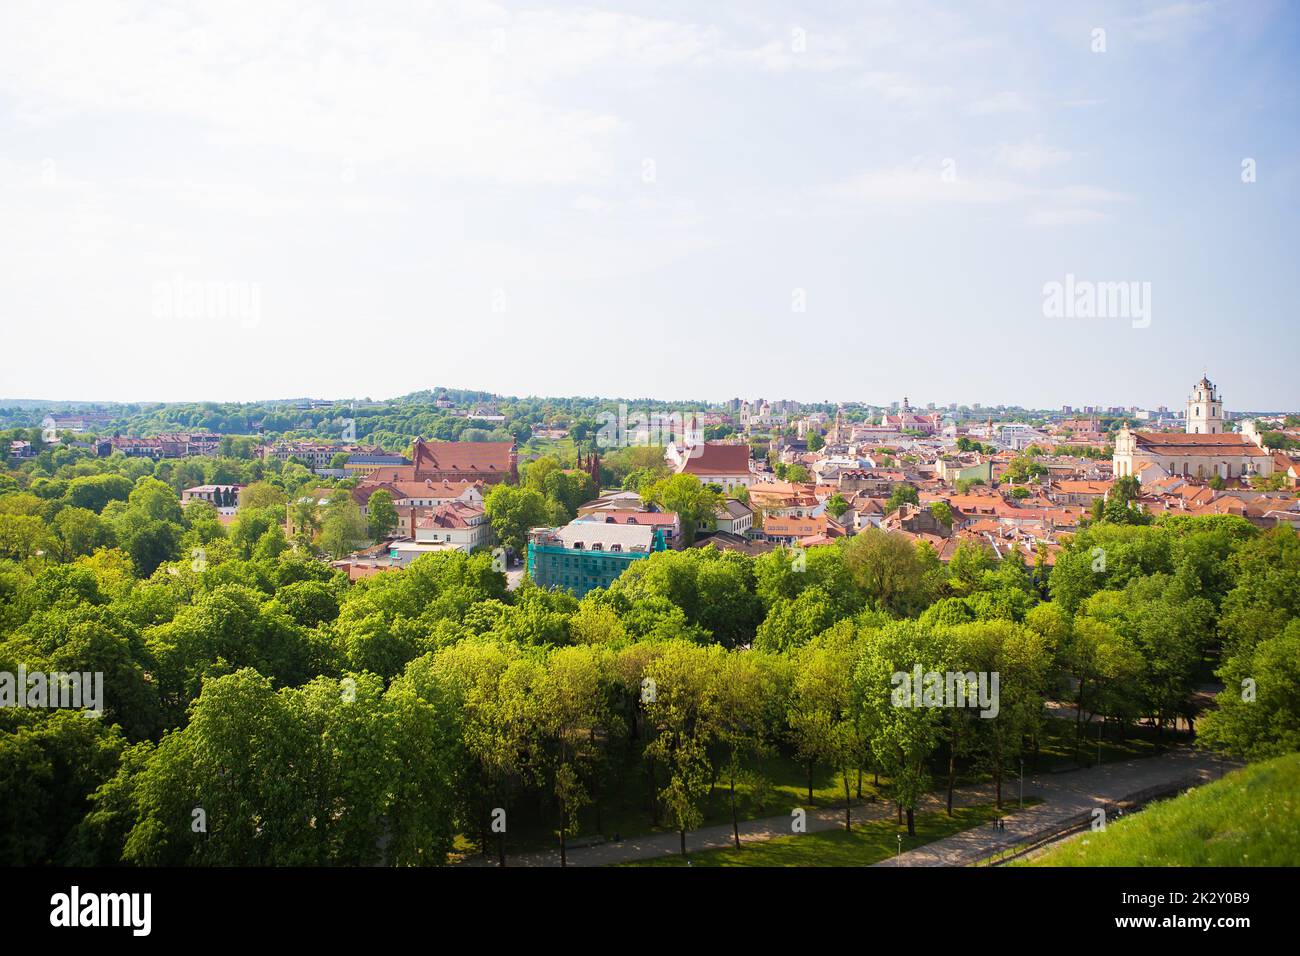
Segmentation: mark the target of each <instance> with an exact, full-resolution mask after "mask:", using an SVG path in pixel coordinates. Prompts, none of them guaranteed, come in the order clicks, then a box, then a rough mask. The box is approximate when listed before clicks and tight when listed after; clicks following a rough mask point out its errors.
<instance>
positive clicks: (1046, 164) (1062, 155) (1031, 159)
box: [995, 143, 1070, 173]
mask: <svg viewBox="0 0 1300 956" xmlns="http://www.w3.org/2000/svg"><path fill="white" fill-rule="evenodd" d="M995 156H996V159H997V161H998V162H999V163H1000V164H1001V165H1003V166H1007V167H1009V168H1011V169H1014V170H1018V171H1020V172H1025V173H1037V172H1041V171H1042V170H1044V169H1050V168H1052V167H1053V166H1061V165H1063V164H1065V163H1068V162H1069V161H1070V151H1069V150H1068V149H1059V148H1057V147H1055V146H1045V145H1043V144H1042V143H1014V144H1004V145H1002V146H999V147H998V148H997V150H996V151H995Z"/></svg>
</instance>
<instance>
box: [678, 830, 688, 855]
mask: <svg viewBox="0 0 1300 956" xmlns="http://www.w3.org/2000/svg"><path fill="white" fill-rule="evenodd" d="M678 832H679V833H681V835H682V856H685V855H686V831H685V830H679V831H678Z"/></svg>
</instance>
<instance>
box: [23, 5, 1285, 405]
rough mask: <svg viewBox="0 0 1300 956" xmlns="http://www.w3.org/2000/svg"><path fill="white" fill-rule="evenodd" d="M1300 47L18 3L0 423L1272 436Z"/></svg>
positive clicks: (1078, 35)
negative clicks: (34, 418)
mask: <svg viewBox="0 0 1300 956" xmlns="http://www.w3.org/2000/svg"><path fill="white" fill-rule="evenodd" d="M1298 21H1300V13H1297V10H1296V7H1295V6H1294V5H1291V6H1289V7H1288V5H1287V4H1284V3H1271V2H1267V0H1241V2H1236V3H1230V2H1212V0H1206V2H1194V0H1189V2H1172V3H1171V2H1152V3H1141V2H1124V3H1118V2H1117V3H1079V2H1071V3H1032V4H1031V3H1028V2H1026V3H1010V2H1007V3H999V2H986V3H981V2H971V0H963V2H952V3H934V2H925V0H921V2H917V0H899V2H895V3H890V2H883V3H875V2H863V0H858V2H843V3H834V2H827V3H817V4H803V5H789V4H778V3H766V2H752V0H745V2H730V3H700V2H698V0H696V2H690V3H686V2H676V0H659V2H645V3H640V2H609V3H604V4H599V5H593V6H585V5H584V6H576V5H575V6H569V5H564V4H556V5H552V6H542V5H537V4H509V3H488V2H465V3H433V2H430V3H418V2H416V3H386V2H367V3H364V4H352V3H349V4H337V5H336V4H316V3H313V4H307V3H302V4H296V3H279V2H274V0H271V2H268V0H256V2H251V3H239V2H228V0H223V2H221V3H211V4H203V5H202V6H201V7H200V5H199V4H197V3H157V2H154V3H143V2H140V3H137V2H132V0H119V2H106V0H95V2H86V3H68V2H59V0H35V2H20V0H4V3H3V5H0V323H3V336H2V338H0V342H3V346H4V347H3V355H4V360H3V362H2V363H0V396H4V397H43V398H69V399H167V400H175V399H195V400H197V399H222V400H233V399H252V398H266V397H283V396H297V395H313V396H322V397H350V396H364V395H370V396H372V397H376V398H379V397H388V396H392V395H397V394H402V393H405V392H408V391H412V390H415V389H420V388H427V387H429V386H431V385H433V384H436V383H440V384H448V385H458V386H463V387H472V388H484V389H491V390H495V391H499V392H503V393H508V394H555V395H572V394H587V395H590V394H602V395H636V396H657V397H665V398H667V397H681V398H687V397H689V398H709V399H721V398H728V397H731V396H732V395H745V396H756V395H763V396H767V397H769V398H777V397H791V398H798V399H804V400H822V399H831V400H840V399H859V400H864V401H871V402H888V401H892V400H896V399H900V398H901V397H902V396H904V395H907V396H908V397H910V398H911V400H912V401H913V403H918V404H923V403H925V402H928V401H936V402H941V403H947V402H949V401H960V402H967V403H969V402H977V401H979V402H984V403H987V404H994V403H999V402H1006V403H1017V404H1025V405H1048V406H1056V405H1061V404H1067V403H1068V404H1072V405H1084V404H1093V403H1099V404H1106V405H1110V404H1116V405H1119V404H1123V405H1129V404H1140V405H1147V406H1155V405H1159V404H1167V405H1171V406H1178V405H1181V403H1182V402H1183V400H1184V399H1185V397H1186V395H1187V393H1188V392H1189V390H1190V387H1191V385H1192V383H1193V382H1194V381H1195V380H1196V379H1197V378H1199V377H1200V375H1201V372H1202V369H1203V368H1205V367H1208V369H1209V372H1210V377H1211V378H1213V379H1214V380H1215V381H1216V382H1217V383H1218V384H1219V385H1220V387H1221V389H1222V391H1223V394H1224V396H1225V398H1226V401H1227V404H1228V407H1229V408H1234V409H1257V410H1258V409H1269V408H1282V407H1285V408H1296V407H1298V406H1300V388H1298V387H1297V384H1296V383H1297V380H1298V376H1297V373H1296V368H1297V366H1296V354H1297V346H1298V345H1300V331H1298V319H1300V317H1298V315H1297V295H1296V263H1297V261H1300V242H1298V241H1297V240H1300V226H1298V225H1297V215H1296V214H1297V210H1298V208H1300V202H1298V200H1300V142H1298V140H1300V99H1298V94H1300V83H1298V82H1297V71H1298V70H1300V49H1298V48H1300V22H1298ZM1099 30H1102V31H1104V34H1101V33H1098V32H1097V31H1099ZM1103 45H1104V50H1102V49H1101V47H1102V46H1103ZM1245 160H1251V161H1253V169H1254V178H1255V181H1254V182H1243V161H1245ZM1247 178H1250V177H1249V176H1247ZM1067 274H1071V275H1074V276H1075V277H1077V279H1078V280H1081V281H1095V282H1118V281H1133V282H1137V283H1150V286H1149V289H1150V299H1149V305H1150V312H1149V316H1148V317H1149V320H1150V321H1149V324H1146V325H1145V327H1142V326H1143V325H1144V323H1143V322H1141V321H1138V320H1136V319H1134V320H1132V321H1130V319H1128V318H1081V317H1072V318H1057V317H1048V316H1046V315H1045V314H1044V285H1045V284H1046V283H1051V282H1054V281H1055V282H1064V281H1065V277H1066V275H1067ZM1139 288H1140V287H1139ZM177 289H179V294H177V292H176V291H174V290H177ZM196 289H197V290H199V291H201V292H203V293H204V295H203V296H201V297H199V298H197V299H196V298H195V297H194V292H195V290H196ZM223 297H224V298H226V299H227V301H226V303H225V304H223V301H222V299H223ZM232 303H233V305H235V306H242V310H241V309H236V310H235V311H233V312H231V311H230V307H231V304H232ZM800 308H802V311H800Z"/></svg>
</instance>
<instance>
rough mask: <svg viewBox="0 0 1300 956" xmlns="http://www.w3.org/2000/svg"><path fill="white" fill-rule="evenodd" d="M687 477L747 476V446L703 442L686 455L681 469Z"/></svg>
mask: <svg viewBox="0 0 1300 956" xmlns="http://www.w3.org/2000/svg"><path fill="white" fill-rule="evenodd" d="M681 470H682V471H683V472H685V473H686V474H688V475H747V474H749V446H748V445H729V444H724V443H721V442H705V443H704V444H703V445H696V446H695V447H694V448H692V449H690V451H689V452H688V453H687V458H686V463H685V464H684V465H683V466H682V469H681Z"/></svg>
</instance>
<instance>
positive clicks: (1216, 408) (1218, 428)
mask: <svg viewBox="0 0 1300 956" xmlns="http://www.w3.org/2000/svg"><path fill="white" fill-rule="evenodd" d="M1186 431H1187V434H1189V435H1222V434H1223V403H1222V402H1221V401H1219V393H1218V391H1216V390H1215V388H1214V383H1213V382H1211V381H1210V379H1209V377H1208V376H1206V375H1202V376H1201V380H1200V381H1199V382H1197V383H1196V388H1195V389H1194V390H1193V391H1192V397H1191V398H1189V399H1188V400H1187V425H1186Z"/></svg>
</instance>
